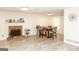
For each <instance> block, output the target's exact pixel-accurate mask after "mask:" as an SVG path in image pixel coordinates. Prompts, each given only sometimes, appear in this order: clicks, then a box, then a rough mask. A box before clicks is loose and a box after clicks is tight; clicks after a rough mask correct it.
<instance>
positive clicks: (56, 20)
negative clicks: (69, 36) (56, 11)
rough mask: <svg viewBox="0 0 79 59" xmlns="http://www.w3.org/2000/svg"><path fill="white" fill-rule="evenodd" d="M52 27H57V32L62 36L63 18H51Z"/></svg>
mask: <svg viewBox="0 0 79 59" xmlns="http://www.w3.org/2000/svg"><path fill="white" fill-rule="evenodd" d="M51 24H52V26H57V32H58V33H59V34H62V35H64V17H63V16H53V17H52V18H51Z"/></svg>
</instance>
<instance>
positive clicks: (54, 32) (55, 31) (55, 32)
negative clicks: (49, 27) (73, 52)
mask: <svg viewBox="0 0 79 59" xmlns="http://www.w3.org/2000/svg"><path fill="white" fill-rule="evenodd" d="M53 37H56V38H57V27H54V28H53Z"/></svg>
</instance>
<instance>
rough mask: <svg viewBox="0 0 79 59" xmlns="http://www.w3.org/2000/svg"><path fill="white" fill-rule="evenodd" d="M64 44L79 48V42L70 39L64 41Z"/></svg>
mask: <svg viewBox="0 0 79 59" xmlns="http://www.w3.org/2000/svg"><path fill="white" fill-rule="evenodd" d="M64 42H65V43H67V44H71V45H74V46H78V47H79V42H78V41H74V40H70V39H64Z"/></svg>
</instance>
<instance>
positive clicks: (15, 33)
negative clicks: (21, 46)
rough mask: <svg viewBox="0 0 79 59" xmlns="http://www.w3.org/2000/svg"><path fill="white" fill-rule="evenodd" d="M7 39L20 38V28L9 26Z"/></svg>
mask: <svg viewBox="0 0 79 59" xmlns="http://www.w3.org/2000/svg"><path fill="white" fill-rule="evenodd" d="M8 28H9V37H14V36H21V35H22V26H9V27H8Z"/></svg>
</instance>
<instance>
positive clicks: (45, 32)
mask: <svg viewBox="0 0 79 59" xmlns="http://www.w3.org/2000/svg"><path fill="white" fill-rule="evenodd" d="M52 30H53V28H49V27H39V28H38V32H39V37H40V36H42V37H43V36H45V37H47V38H52V34H53V31H52Z"/></svg>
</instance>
